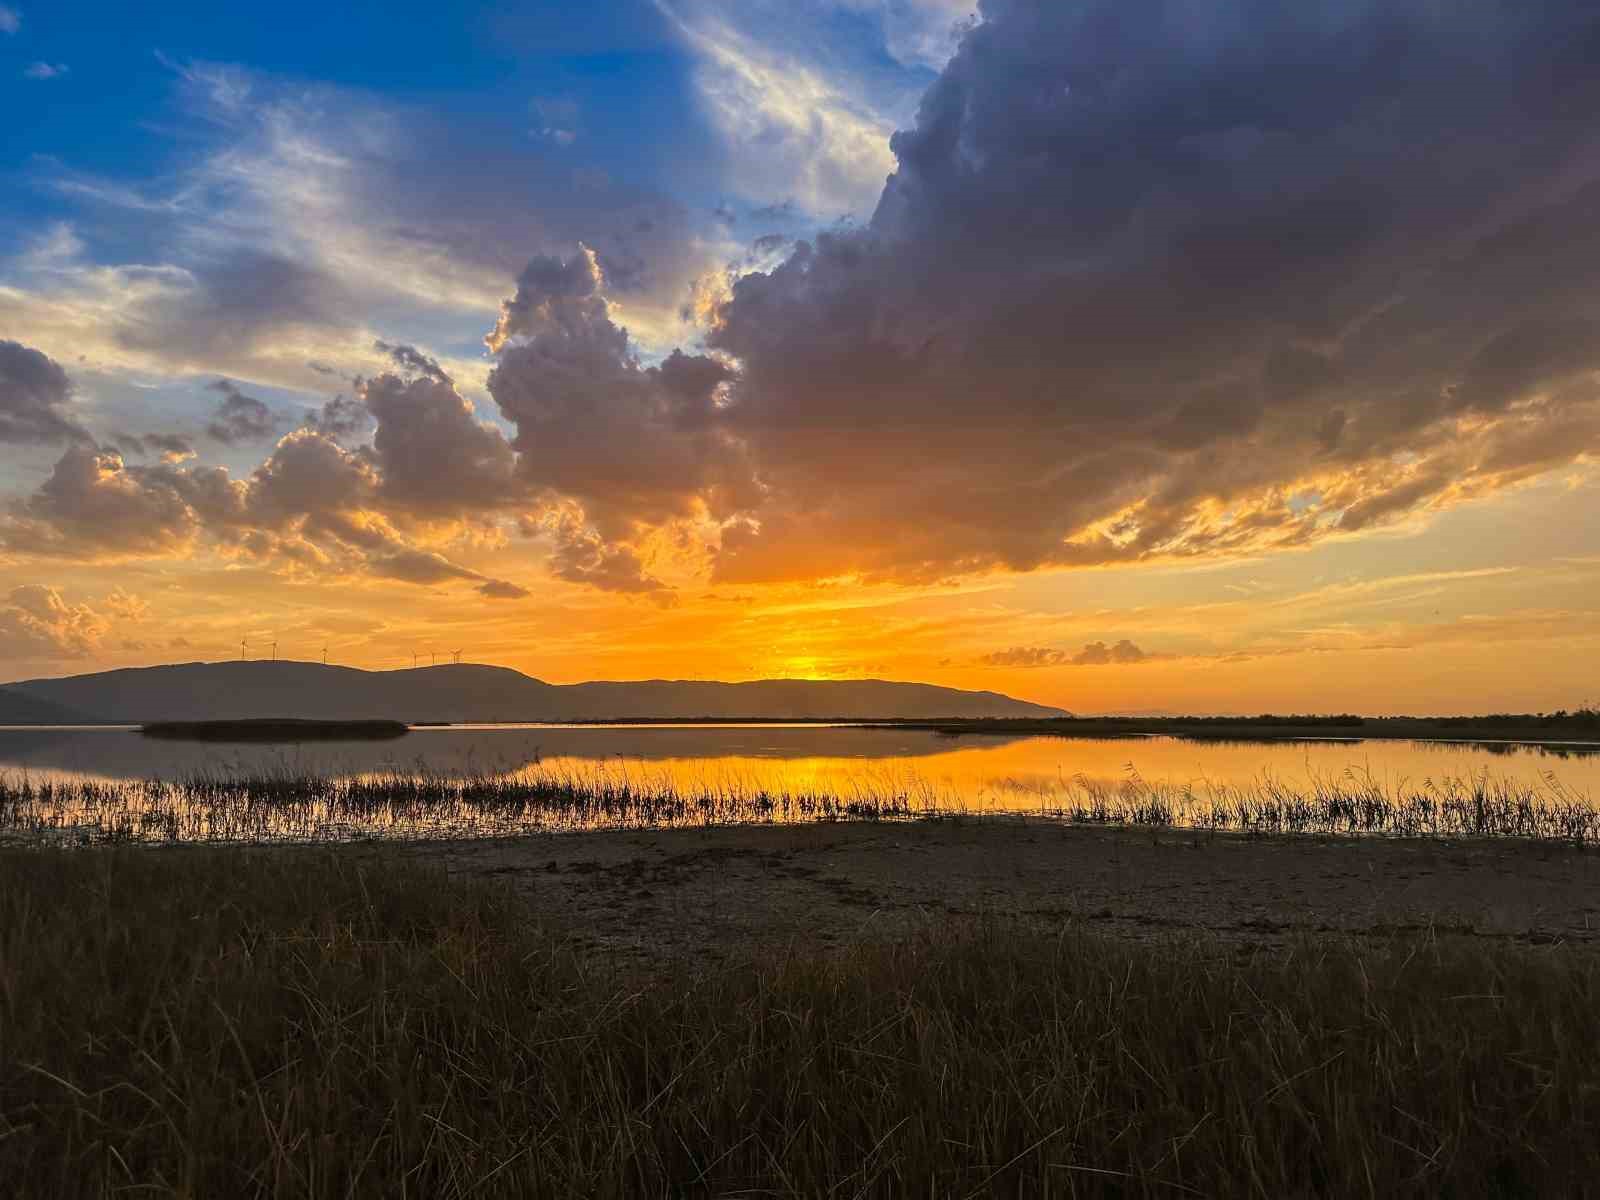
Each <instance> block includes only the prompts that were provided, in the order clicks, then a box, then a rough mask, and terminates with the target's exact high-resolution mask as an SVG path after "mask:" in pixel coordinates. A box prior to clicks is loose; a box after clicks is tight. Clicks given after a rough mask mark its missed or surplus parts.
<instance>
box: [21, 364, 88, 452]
mask: <svg viewBox="0 0 1600 1200" xmlns="http://www.w3.org/2000/svg"><path fill="white" fill-rule="evenodd" d="M71 400H72V383H71V381H70V380H69V379H68V378H67V373H66V372H65V371H64V370H62V369H61V365H60V364H59V363H57V362H55V361H54V360H53V359H51V358H49V357H47V356H46V355H44V354H41V353H40V352H39V351H37V350H33V349H30V348H29V347H27V346H24V345H21V344H20V343H18V342H10V341H0V442H24V443H29V442H59V441H64V440H67V439H72V438H82V437H86V436H87V435H86V434H85V433H84V431H83V430H82V429H81V428H79V427H78V425H77V424H76V423H75V422H74V421H73V420H72V419H71V418H70V417H68V416H67V415H66V411H65V410H66V409H67V407H68V405H69V404H70V402H71Z"/></svg>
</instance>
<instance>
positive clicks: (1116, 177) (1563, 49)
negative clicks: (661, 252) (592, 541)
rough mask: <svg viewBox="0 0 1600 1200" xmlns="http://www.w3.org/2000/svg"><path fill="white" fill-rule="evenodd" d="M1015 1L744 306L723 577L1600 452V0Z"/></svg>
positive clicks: (1086, 545)
mask: <svg viewBox="0 0 1600 1200" xmlns="http://www.w3.org/2000/svg"><path fill="white" fill-rule="evenodd" d="M983 11H984V20H983V22H982V23H981V24H979V25H977V26H975V27H974V28H973V29H971V30H970V31H969V32H967V33H966V35H965V37H964V38H963V40H962V41H961V44H960V47H959V49H958V50H957V52H956V53H955V55H954V57H953V58H952V59H951V60H950V62H949V64H948V65H947V66H946V68H945V69H944V71H943V73H942V74H941V76H940V77H939V79H938V80H937V81H936V82H935V83H934V84H933V85H932V86H931V87H930V88H929V89H928V91H927V92H926V94H925V95H924V97H923V100H922V103H921V106H920V108H919V110H918V113H917V118H916V121H915V124H914V125H912V126H911V127H909V128H906V129H903V130H902V131H900V132H899V133H897V134H896V135H895V137H894V139H893V143H892V145H893V150H894V153H895V157H896V163H897V165H896V170H895V172H894V174H893V175H892V177H891V178H890V180H889V182H888V184H887V186H886V187H885V188H884V190H883V194H882V196H881V198H880V200H879V203H878V205H877V208H876V211H875V213H874V215H873V218H872V220H871V222H870V224H869V225H867V226H865V227H862V228H859V229H845V230H841V231H835V232H830V233H827V234H823V235H820V236H818V237H816V238H814V239H811V240H810V241H808V242H802V243H801V244H799V245H798V246H797V247H796V249H795V250H794V251H793V253H791V254H790V255H789V256H788V257H787V259H785V260H784V261H783V262H782V263H781V264H780V265H778V266H776V267H774V268H772V269H770V270H758V271H755V272H752V273H749V274H746V275H744V276H742V277H741V278H739V279H738V280H737V281H736V282H735V283H734V284H733V285H732V288H731V292H730V295H729V297H728V298H727V300H726V301H725V302H724V303H722V304H721V305H720V307H719V308H718V309H717V311H716V313H715V318H714V326H713V329H712V331H711V333H710V334H709V335H708V338H707V341H708V344H709V346H710V348H711V349H712V351H713V352H716V353H717V354H719V355H720V356H721V358H722V360H723V361H725V362H727V363H729V364H730V366H731V367H732V369H734V370H735V371H736V372H737V374H736V378H735V379H734V380H733V381H732V382H731V383H730V384H729V385H728V386H727V388H726V389H725V396H724V403H722V404H721V405H719V407H718V408H717V409H716V410H715V411H714V412H713V413H712V416H711V420H710V426H711V428H713V429H715V430H718V431H720V432H722V433H723V434H724V435H726V437H727V438H728V439H729V440H730V442H731V443H733V444H736V445H738V446H739V447H741V449H742V451H743V454H744V460H745V461H746V462H748V463H749V464H750V466H751V468H752V473H753V476H754V478H756V479H757V480H759V483H760V491H761V498H760V500H759V502H758V503H756V504H755V505H753V506H751V507H750V508H749V509H747V510H745V511H742V512H740V513H737V514H735V515H734V516H733V517H731V518H729V519H728V522H727V523H726V524H725V525H724V528H723V533H722V538H721V550H720V553H719V554H718V556H717V560H716V567H715V574H716V577H717V578H719V579H723V580H728V581H754V580H764V579H782V578H804V577H818V576H830V575H839V574H846V573H853V574H856V575H858V576H862V577H867V578H905V579H927V578H940V577H943V576H944V575H945V574H948V573H952V572H963V571H980V570H991V569H996V568H1002V569H1010V570H1030V569H1034V568H1038V567H1046V566H1072V565H1077V564H1090V563H1107V562H1129V561H1140V560H1145V559H1171V558H1186V557H1203V556H1227V555H1237V554H1241V553H1259V552H1263V551H1267V550H1271V549H1274V548H1288V547H1295V546H1303V545H1307V544H1310V543H1312V542H1314V541H1316V540H1319V539H1322V538H1326V537H1330V536H1338V535H1341V534H1349V533H1351V532H1355V531H1358V530H1363V529H1367V528H1370V527H1373V526H1375V525H1377V524H1380V523H1385V522H1391V521H1394V520H1398V519H1401V518H1403V517H1405V516H1406V515H1408V514H1410V513H1413V512H1416V511H1418V510H1427V509H1431V508H1438V507H1443V506H1446V505H1449V504H1453V503H1457V502H1460V501H1462V500H1465V499H1469V498H1472V497H1474V496H1481V495H1485V494H1488V493H1490V492H1493V491H1495V490H1497V489H1499V488H1503V487H1505V486H1508V485H1510V484H1513V483H1516V482H1518V481H1520V480H1523V479H1527V478H1530V477H1532V476H1533V475H1535V474H1538V473H1540V472H1542V471H1548V470H1550V469H1553V468H1556V467H1559V466H1562V465H1564V464H1567V463H1571V462H1573V461H1575V460H1577V459H1579V458H1582V457H1585V456H1593V455H1594V454H1595V453H1596V452H1597V450H1600V340H1597V339H1595V338H1594V337H1593V336H1592V329H1593V322H1594V321H1595V320H1597V319H1600V309H1597V307H1596V301H1595V300H1594V298H1593V295H1592V281H1593V279H1594V277H1595V275H1596V273H1597V272H1600V235H1597V234H1596V233H1595V232H1594V231H1595V229H1596V228H1597V225H1596V219H1597V218H1600V148H1597V147H1596V146H1595V145H1594V143H1593V140H1592V131H1591V130H1590V128H1589V126H1588V123H1587V122H1586V121H1584V120H1583V119H1582V118H1581V117H1580V116H1579V115H1578V114H1579V112H1580V111H1581V107H1582V104H1583V102H1584V99H1583V98H1588V99H1592V100H1595V101H1597V102H1600V80H1596V79H1592V78H1591V77H1590V75H1589V74H1588V73H1586V72H1585V71H1584V70H1583V68H1582V66H1581V61H1580V60H1581V53H1580V52H1579V50H1578V49H1577V48H1578V47H1582V46H1589V45H1600V15H1596V14H1594V13H1591V12H1588V11H1587V10H1580V9H1576V8H1572V7H1570V6H1548V7H1544V6H1540V7H1536V8H1534V9H1528V8H1527V7H1526V6H1522V5H1514V4H1510V3H1492V4H1488V5H1480V6H1474V7H1473V8H1472V10H1471V11H1470V12H1467V11H1464V10H1460V9H1456V8H1440V7H1439V6H1437V5H1433V4H1431V3H1426V2H1424V0H1415V2H1407V3H1401V4H1398V5H1392V6H1381V7H1375V6H1368V5H1359V6H1342V7H1339V8H1337V9H1336V10H1334V11H1332V12H1327V11H1324V10H1321V9H1318V10H1316V11H1315V12H1312V11H1311V10H1308V9H1305V8H1303V7H1288V8H1262V9H1261V10H1260V11H1256V10H1252V15H1251V17H1250V18H1249V19H1244V18H1242V17H1241V15H1240V14H1239V12H1238V9H1237V6H1236V5H1234V4H1229V3H1222V2H1221V0H1213V2H1210V3H1201V4H1199V5H1196V6H1185V8H1184V12H1183V15H1182V17H1181V18H1180V17H1179V16H1177V15H1175V14H1174V12H1173V10H1171V9H1170V7H1169V6H1166V5H1163V4H1159V3H1155V2H1154V0H1150V2H1148V3H1145V2H1135V3H1123V2H1122V0H1116V2H1115V3H1113V2H1111V0H1100V2H1096V3H1089V4H1082V5H1057V4H1047V3H1042V2H1039V0H993V2H992V3H989V4H988V5H986V6H985V8H984V10H983ZM1574 104H1576V105H1578V107H1573V105H1574ZM1446 112H1448V113H1450V114H1451V115H1450V119H1449V120H1448V121H1443V120H1441V118H1440V114H1441V113H1446ZM1424 142H1425V143H1427V144H1428V145H1429V146H1430V152H1429V155H1428V156H1426V161H1424V160H1423V159H1421V158H1419V157H1418V156H1417V155H1416V153H1415V147H1416V145H1418V144H1420V143H1424ZM1507 145H1529V146H1533V145H1536V146H1537V147H1538V152H1537V153H1536V154H1530V155H1526V156H1515V159H1514V160H1513V158H1511V157H1508V156H1507V155H1505V154H1504V152H1503V148H1504V147H1505V146H1507ZM1468 180H1470V181H1471V183H1470V185H1468V184H1467V183H1466V182H1465V181H1468Z"/></svg>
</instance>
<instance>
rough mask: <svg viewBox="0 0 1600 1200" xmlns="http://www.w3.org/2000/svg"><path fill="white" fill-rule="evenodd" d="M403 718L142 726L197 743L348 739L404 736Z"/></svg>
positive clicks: (263, 719) (151, 733)
mask: <svg viewBox="0 0 1600 1200" xmlns="http://www.w3.org/2000/svg"><path fill="white" fill-rule="evenodd" d="M409 730H410V726H408V725H407V724H406V723H405V722H404V721H307V720H298V719H296V718H293V717H256V718H251V719H247V720H238V721H152V722H150V723H149V724H146V725H142V726H140V728H139V732H140V733H142V734H144V735H145V737H155V738H175V739H181V740H185V741H198V742H312V741H316V742H348V741H357V740H359V741H378V740H383V739H386V738H397V737H404V736H405V734H406V733H407V732H408V731H409Z"/></svg>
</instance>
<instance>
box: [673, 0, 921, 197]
mask: <svg viewBox="0 0 1600 1200" xmlns="http://www.w3.org/2000/svg"><path fill="white" fill-rule="evenodd" d="M658 7H660V8H661V9H662V11H663V12H665V13H667V14H668V15H669V17H671V19H672V20H673V22H674V23H675V24H676V26H677V28H678V29H679V31H680V32H681V33H682V35H683V37H684V40H685V42H686V43H687V45H688V46H689V48H690V49H691V50H692V51H693V52H694V54H695V55H696V56H697V57H698V60H699V66H698V68H697V82H698V87H699V92H700V98H701V103H702V105H703V107H704V109H705V112H706V115H707V116H708V117H709V118H710V120H711V122H712V123H713V124H714V125H715V126H716V127H717V129H718V130H719V131H720V132H721V134H722V137H723V138H724V140H725V143H726V144H727V146H728V169H729V172H730V175H731V182H732V186H734V187H735V189H736V190H738V191H739V192H740V193H741V194H742V195H743V196H745V197H746V198H747V199H749V200H750V201H752V202H753V203H756V204H773V203H782V202H784V201H791V200H792V201H794V202H796V203H798V204H799V205H800V206H802V207H803V208H804V209H805V210H806V211H807V212H808V213H811V214H813V215H816V216H820V217H823V218H833V217H838V216H840V215H843V214H847V213H865V212H866V211H868V210H869V209H870V207H871V205H872V203H873V201H874V200H875V199H876V197H877V194H878V191H879V189H880V188H881V187H882V186H883V180H884V177H885V176H886V175H887V174H888V173H889V172H890V171H891V170H892V169H893V166H894V163H893V159H892V158H891V156H890V153H889V136H890V134H891V133H892V132H893V130H894V122H893V118H892V117H890V116H889V115H887V114H886V113H885V112H883V111H881V110H880V109H878V108H876V107H874V106H873V104H872V103H871V102H870V101H868V100H866V99H864V98H863V95H862V90H863V89H861V88H859V87H854V88H852V87H850V86H848V82H849V81H847V80H846V79H841V78H838V77H835V76H834V75H833V74H832V73H830V71H829V70H828V69H827V66H826V65H825V61H824V62H818V61H808V60H807V59H805V58H802V57H800V56H799V55H798V54H796V53H789V52H785V51H782V50H780V49H779V47H785V48H786V49H787V48H788V47H799V46H803V45H806V44H808V43H809V42H810V40H811V37H812V36H813V35H814V34H815V33H816V27H815V26H814V25H813V24H812V23H811V22H810V21H807V20H802V21H800V22H797V24H799V25H800V26H801V27H802V28H803V29H804V30H805V35H804V36H803V37H797V36H796V30H795V28H794V27H793V26H791V25H784V26H780V27H779V28H778V29H775V30H774V29H767V30H761V29H759V28H757V29H756V30H753V31H752V32H746V30H745V29H744V28H741V24H740V23H741V22H748V21H749V18H750V16H751V12H750V10H749V9H746V8H744V7H742V6H738V5H724V4H716V3H694V2H692V0H691V2H689V3H682V4H680V3H676V2H675V3H673V4H672V5H668V4H666V3H664V2H662V0H658ZM758 33H759V34H765V36H754V34H758ZM823 57H824V60H826V56H823Z"/></svg>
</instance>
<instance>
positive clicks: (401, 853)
mask: <svg viewBox="0 0 1600 1200" xmlns="http://www.w3.org/2000/svg"><path fill="white" fill-rule="evenodd" d="M413 746H427V747H431V748H433V750H434V751H435V752H436V754H435V757H436V762H435V764H433V765H429V764H427V763H425V762H422V761H414V762H409V763H408V762H406V761H403V760H401V759H399V758H397V757H395V756H394V755H395V750H394V748H395V747H408V748H409V747H413ZM552 750H553V751H554V752H551V751H552ZM623 750H625V751H626V752H627V753H626V756H623V755H622V754H621V751H623ZM819 751H820V753H819ZM1353 751H1354V752H1357V753H1359V754H1360V756H1361V757H1360V758H1359V759H1355V758H1352V757H1351V756H1352V753H1353ZM1264 763H1265V764H1268V766H1263V764H1264ZM0 764H5V765H6V766H7V769H4V770H0V840H4V841H6V842H9V843H12V844H11V845H9V846H0V1177H3V1178H5V1179H7V1180H8V1181H12V1194H15V1195H17V1196H19V1197H34V1196H40V1197H42V1196H52V1197H54V1196H101V1195H105V1194H109V1193H112V1192H117V1191H123V1190H127V1191H135V1192H138V1193H140V1194H147V1195H173V1196H194V1195H212V1194H217V1195H220V1194H260V1195H276V1196H328V1197H336V1196H337V1197H349V1196H368V1195H370V1196H380V1195H382V1196H387V1195H397V1194H415V1195H430V1196H431V1195H441V1196H466V1195H474V1196H501V1195H504V1196H524V1195H535V1196H570V1195H585V1196H617V1197H621V1196H638V1195H644V1196H692V1195H706V1196H754V1195H764V1196H765V1195H772V1196H825V1195H843V1194H847V1195H857V1196H861V1195H866V1196H900V1195H941V1196H942V1195H962V1196H1018V1195H1030V1196H1031V1195H1052V1196H1117V1197H1129V1196H1171V1195H1174V1194H1177V1195H1203V1196H1213V1195H1259V1196H1273V1197H1276V1196H1288V1195H1293V1196H1346V1195H1356V1194H1361V1195H1383V1196H1435V1195H1441V1194H1448V1195H1453V1196H1480V1195H1481V1196H1524V1195H1526V1196H1535V1195H1567V1194H1583V1191H1584V1189H1585V1188H1586V1187H1589V1186H1591V1184H1592V1181H1593V1180H1594V1179H1595V1178H1600V1145H1597V1144H1596V1143H1595V1142H1594V1140H1593V1139H1591V1138H1586V1137H1583V1136H1575V1134H1574V1131H1580V1130H1586V1129H1589V1128H1593V1127H1596V1125H1600V1086H1597V1081H1600V850H1597V848H1596V847H1597V842H1600V811H1597V809H1596V807H1595V805H1594V803H1593V801H1592V794H1593V793H1592V790H1591V789H1592V784H1593V781H1594V778H1595V774H1594V773H1595V771H1596V770H1597V767H1600V763H1597V760H1596V758H1595V757H1594V756H1593V755H1591V754H1588V753H1585V752H1584V751H1582V750H1581V749H1572V748H1562V747H1556V748H1552V747H1537V746H1531V747H1530V746H1482V745H1444V744H1433V745H1423V744H1420V743H1408V742H1398V741H1384V742H1377V743H1372V744H1371V745H1360V746H1359V747H1352V745H1351V744H1350V743H1344V742H1338V741H1315V742H1306V743H1289V742H1275V743H1271V744H1263V743H1260V742H1253V743H1245V742H1239V741H1234V740H1222V741H1205V742H1194V741H1188V740H1184V739H1180V738H1172V737H1166V738H1147V739H1139V740H1137V741H1127V740H1118V739H1116V738H1113V737H1107V738H1098V739H1077V738H1060V737H1054V736H1021V735H1017V734H1014V733H1001V734H990V735H987V736H982V737H972V738H968V737H956V738H951V737H948V736H946V735H945V734H942V733H940V732H937V731H933V730H908V729H904V728H897V729H892V730H881V729H868V728H860V727H852V728H828V729H824V728H817V727H814V726H812V727H799V728H786V727H777V726H759V727H753V728H751V727H726V728H720V729H714V728H705V727H696V728H672V727H662V726H651V727H648V728H642V729H617V728H611V729H603V728H582V729H570V728H553V727H527V728H523V729H495V730H470V729H437V730H417V731H414V732H413V733H412V734H411V735H410V736H408V737H406V738H404V739H401V740H400V741H395V742H387V743H381V742H378V743H374V742H360V741H355V742H326V743H324V742H318V743H315V744H308V745H306V746H304V747H301V746H291V747H273V746H266V745H243V746H229V747H219V746H217V745H215V744H204V743H186V742H183V741H166V740H159V739H158V740H150V739H146V738H144V737H142V736H141V735H140V734H139V733H138V732H137V731H122V730H93V731H83V730H55V731H51V730H31V731H17V732H7V733H0ZM1269 768H1272V769H1269ZM218 843H227V844H218ZM308 843H318V844H308Z"/></svg>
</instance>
